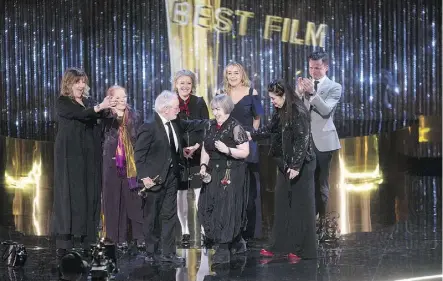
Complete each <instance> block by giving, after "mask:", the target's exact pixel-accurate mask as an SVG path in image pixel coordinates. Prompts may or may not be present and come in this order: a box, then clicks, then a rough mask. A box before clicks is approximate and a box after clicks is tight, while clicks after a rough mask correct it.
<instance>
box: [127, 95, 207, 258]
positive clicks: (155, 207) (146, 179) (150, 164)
mask: <svg viewBox="0 0 443 281" xmlns="http://www.w3.org/2000/svg"><path fill="white" fill-rule="evenodd" d="M155 111H156V113H155V114H154V115H153V117H152V118H151V119H150V120H148V121H147V122H146V123H145V124H143V125H142V126H141V127H140V129H139V132H138V136H137V141H136V144H135V149H134V157H135V165H136V168H137V177H138V179H140V180H141V181H143V184H144V186H145V188H146V189H147V192H146V193H145V198H144V208H143V234H144V236H145V243H146V258H145V260H146V261H148V262H153V261H154V257H155V253H156V252H158V248H159V242H160V237H161V252H162V253H161V255H160V256H159V260H160V261H163V262H174V263H182V262H184V259H183V258H181V257H179V256H177V255H176V252H175V226H176V222H177V186H178V180H179V178H180V173H181V171H180V170H181V163H182V162H183V148H182V144H181V140H182V139H183V138H182V135H183V133H184V132H188V131H198V130H203V128H204V122H203V121H202V120H192V121H185V120H177V114H178V113H179V111H180V108H179V101H178V98H177V95H176V94H174V93H172V92H169V91H163V92H162V93H161V94H160V95H159V96H158V97H157V98H156V100H155Z"/></svg>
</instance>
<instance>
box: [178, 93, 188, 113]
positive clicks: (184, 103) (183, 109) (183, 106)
mask: <svg viewBox="0 0 443 281" xmlns="http://www.w3.org/2000/svg"><path fill="white" fill-rule="evenodd" d="M178 100H179V107H180V112H184V113H185V114H186V116H189V114H190V112H189V101H190V100H191V97H188V99H187V100H183V99H182V98H181V97H180V96H178Z"/></svg>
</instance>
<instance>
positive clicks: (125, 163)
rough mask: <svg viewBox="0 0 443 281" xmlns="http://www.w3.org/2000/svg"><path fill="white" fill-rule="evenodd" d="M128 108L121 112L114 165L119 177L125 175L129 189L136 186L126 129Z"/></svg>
mask: <svg viewBox="0 0 443 281" xmlns="http://www.w3.org/2000/svg"><path fill="white" fill-rule="evenodd" d="M128 119H129V110H128V109H126V110H125V113H124V114H123V122H122V123H121V125H120V127H119V129H118V144H117V150H116V151H115V165H116V166H117V173H118V175H119V176H120V177H127V178H128V183H129V189H135V188H137V180H136V176H137V170H136V168H135V161H134V148H133V146H132V142H131V137H130V136H129V131H128V127H127V125H128Z"/></svg>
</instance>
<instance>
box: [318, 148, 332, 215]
mask: <svg viewBox="0 0 443 281" xmlns="http://www.w3.org/2000/svg"><path fill="white" fill-rule="evenodd" d="M314 151H315V156H316V158H317V160H316V161H317V164H316V167H315V212H316V214H318V215H319V216H324V215H325V214H326V207H327V205H328V198H329V181H328V179H329V169H330V167H331V160H332V154H333V153H334V151H335V150H332V151H319V150H318V149H317V147H316V146H315V144H314Z"/></svg>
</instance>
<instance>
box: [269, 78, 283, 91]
mask: <svg viewBox="0 0 443 281" xmlns="http://www.w3.org/2000/svg"><path fill="white" fill-rule="evenodd" d="M268 92H273V93H281V94H284V93H285V87H284V86H283V85H281V84H280V83H279V82H278V80H274V81H272V82H271V83H269V85H268Z"/></svg>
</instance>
